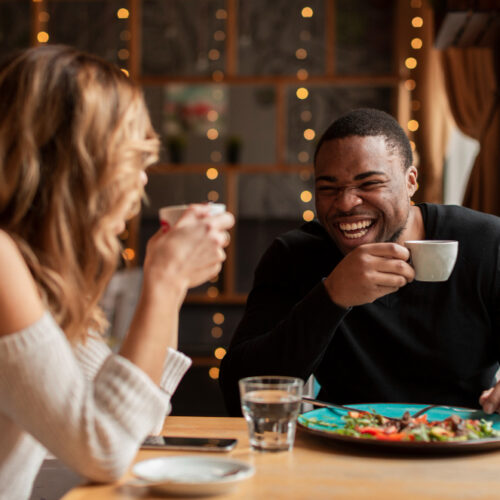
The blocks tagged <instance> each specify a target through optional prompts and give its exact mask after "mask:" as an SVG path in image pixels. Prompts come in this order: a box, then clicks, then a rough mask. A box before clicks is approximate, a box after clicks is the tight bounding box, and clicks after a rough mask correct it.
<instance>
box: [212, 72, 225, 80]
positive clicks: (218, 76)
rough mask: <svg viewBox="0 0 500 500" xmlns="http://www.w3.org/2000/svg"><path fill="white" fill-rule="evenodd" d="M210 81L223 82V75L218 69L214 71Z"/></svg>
mask: <svg viewBox="0 0 500 500" xmlns="http://www.w3.org/2000/svg"><path fill="white" fill-rule="evenodd" d="M212 80H213V81H214V82H222V80H224V73H223V72H222V71H221V70H220V69H216V70H215V71H214V72H213V73H212Z"/></svg>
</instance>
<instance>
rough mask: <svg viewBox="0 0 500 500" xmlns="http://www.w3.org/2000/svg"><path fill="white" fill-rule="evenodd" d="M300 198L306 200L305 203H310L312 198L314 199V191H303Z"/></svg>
mask: <svg viewBox="0 0 500 500" xmlns="http://www.w3.org/2000/svg"><path fill="white" fill-rule="evenodd" d="M300 199H301V200H302V201H303V202H304V203H309V202H310V201H311V200H312V193H311V191H307V190H306V191H302V193H300Z"/></svg>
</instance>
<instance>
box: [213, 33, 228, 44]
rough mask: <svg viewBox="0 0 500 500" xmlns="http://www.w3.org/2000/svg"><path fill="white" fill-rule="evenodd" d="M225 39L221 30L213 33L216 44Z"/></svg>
mask: <svg viewBox="0 0 500 500" xmlns="http://www.w3.org/2000/svg"><path fill="white" fill-rule="evenodd" d="M225 39H226V34H225V33H224V32H223V31H222V30H217V31H216V32H215V33H214V40H215V41H216V42H223V41H224V40H225Z"/></svg>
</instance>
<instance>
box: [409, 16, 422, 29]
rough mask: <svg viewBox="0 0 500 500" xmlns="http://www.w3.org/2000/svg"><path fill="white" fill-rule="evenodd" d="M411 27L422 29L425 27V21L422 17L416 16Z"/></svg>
mask: <svg viewBox="0 0 500 500" xmlns="http://www.w3.org/2000/svg"><path fill="white" fill-rule="evenodd" d="M411 25H412V26H413V27H414V28H421V27H422V26H423V25H424V20H423V19H422V18H421V17H420V16H415V17H414V18H413V19H412V20H411Z"/></svg>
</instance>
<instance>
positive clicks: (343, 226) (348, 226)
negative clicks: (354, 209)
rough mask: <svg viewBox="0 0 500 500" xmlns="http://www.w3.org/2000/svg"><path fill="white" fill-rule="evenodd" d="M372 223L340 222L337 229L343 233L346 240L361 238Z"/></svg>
mask: <svg viewBox="0 0 500 500" xmlns="http://www.w3.org/2000/svg"><path fill="white" fill-rule="evenodd" d="M372 223H373V221H371V220H361V221H358V222H341V223H340V224H339V229H340V230H341V231H342V232H343V233H344V236H345V237H346V238H350V239H354V238H361V237H362V236H364V235H365V234H366V233H367V232H368V227H369V226H371V225H372ZM348 231H354V232H348Z"/></svg>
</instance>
